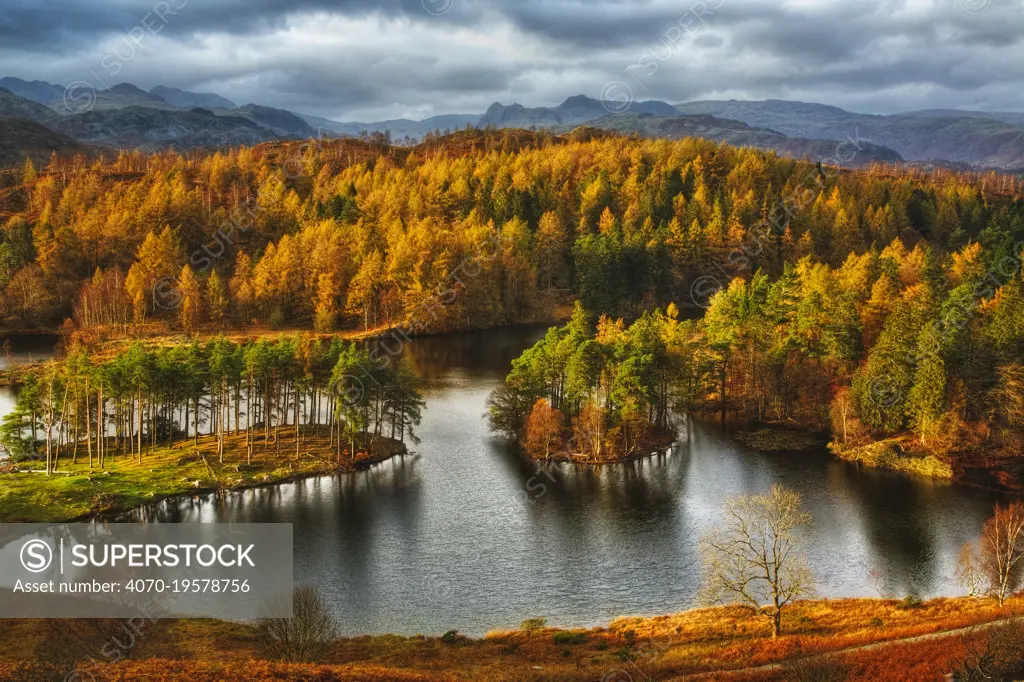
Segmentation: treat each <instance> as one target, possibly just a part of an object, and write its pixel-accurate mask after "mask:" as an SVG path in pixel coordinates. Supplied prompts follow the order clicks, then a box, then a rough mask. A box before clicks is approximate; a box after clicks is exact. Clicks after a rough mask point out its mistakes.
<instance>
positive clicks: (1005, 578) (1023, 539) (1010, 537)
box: [980, 502, 1024, 606]
mask: <svg viewBox="0 0 1024 682" xmlns="http://www.w3.org/2000/svg"><path fill="white" fill-rule="evenodd" d="M980 557H981V565H982V567H983V568H984V571H985V577H986V579H987V581H988V587H989V590H988V591H989V594H990V595H991V596H993V597H995V598H996V600H997V601H998V602H999V605H1000V606H1002V605H1003V603H1004V602H1005V601H1006V600H1007V598H1009V596H1010V595H1011V594H1013V592H1014V590H1016V589H1017V587H1018V586H1020V583H1021V577H1022V572H1024V571H1022V569H1024V503H1021V502H1014V503H1012V504H1010V505H1008V506H1006V507H1004V506H1002V505H998V504H997V505H996V509H995V512H994V513H993V514H992V518H991V519H989V520H988V521H986V522H985V525H984V526H982V529H981V542H980Z"/></svg>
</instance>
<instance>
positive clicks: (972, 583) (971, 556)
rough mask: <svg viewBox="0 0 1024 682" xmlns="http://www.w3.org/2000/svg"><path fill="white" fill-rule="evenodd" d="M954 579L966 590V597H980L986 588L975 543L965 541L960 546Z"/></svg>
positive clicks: (983, 571)
mask: <svg viewBox="0 0 1024 682" xmlns="http://www.w3.org/2000/svg"><path fill="white" fill-rule="evenodd" d="M956 579H957V580H958V581H959V582H960V584H961V585H962V586H963V587H964V589H965V590H967V596H968V597H980V596H981V595H983V594H985V593H986V591H987V590H988V586H987V581H986V580H985V570H984V567H983V566H982V563H981V556H980V555H979V553H978V546H977V544H975V543H973V542H970V541H967V542H965V543H964V546H963V547H961V548H960V556H959V558H958V559H957V563H956Z"/></svg>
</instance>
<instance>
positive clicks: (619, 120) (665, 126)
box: [587, 114, 903, 166]
mask: <svg viewBox="0 0 1024 682" xmlns="http://www.w3.org/2000/svg"><path fill="white" fill-rule="evenodd" d="M587 125H589V126H592V127H594V128H600V129H602V130H612V131H616V132H619V133H636V134H638V135H642V136H644V137H660V138H667V139H670V140H678V139H682V138H684V137H701V138H704V139H708V140H715V141H717V142H726V143H728V144H731V145H733V146H736V147H756V148H758V149H771V150H774V151H776V152H777V153H779V154H780V155H782V156H789V157H793V158H800V159H810V160H813V161H821V160H825V159H829V158H836V157H841V158H839V160H840V161H842V162H843V165H846V166H863V165H867V164H870V163H878V162H884V163H899V162H901V161H903V158H902V157H901V156H900V155H899V153H897V152H896V151H894V150H892V149H889V148H887V147H880V146H878V145H875V144H871V143H866V142H865V143H862V144H861V147H862V148H861V149H860V150H859V151H857V150H855V149H854V148H853V147H851V146H850V145H849V144H848V143H847V144H843V142H842V141H837V140H810V139H807V138H798V137H788V136H786V135H783V134H782V133H779V132H776V131H774V130H767V129H764V128H755V127H752V126H749V125H747V124H746V123H742V122H740V121H732V120H729V119H724V118H718V117H715V116H708V115H699V116H650V115H648V114H614V115H609V116H605V117H603V118H599V119H597V120H594V121H591V122H590V123H588V124H587ZM840 145H842V147H840ZM837 149H838V150H839V151H838V152H837ZM854 152H856V153H854ZM847 159H849V160H847Z"/></svg>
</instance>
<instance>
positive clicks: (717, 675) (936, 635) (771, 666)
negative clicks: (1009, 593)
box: [666, 616, 1024, 682]
mask: <svg viewBox="0 0 1024 682" xmlns="http://www.w3.org/2000/svg"><path fill="white" fill-rule="evenodd" d="M1014 621H1018V622H1024V616H1011V617H1009V618H1000V619H999V620H991V621H988V622H987V623H978V624H976V625H968V626H967V627H962V628H957V629H955V630H943V631H942V632H930V633H928V634H925V635H915V636H913V637H903V638H900V639H887V640H885V641H882V642H872V643H871V644H861V645H858V646H851V647H846V648H843V649H836V650H835V651H826V652H822V653H820V654H811V655H810V656H802V657H800V658H790V659H787V660H785V661H780V662H778V663H765V664H764V665H755V666H751V667H749V668H733V669H730V670H717V671H715V672H706V673H690V674H686V675H679V676H677V677H670V678H666V680H668V681H669V682H678V681H680V680H712V679H721V678H722V677H723V676H724V677H729V676H732V675H737V674H741V673H759V672H773V671H777V670H783V669H785V667H786V666H788V665H790V664H792V663H795V662H797V661H811V660H815V659H825V658H830V657H832V656H841V655H843V654H848V653H851V652H854V651H872V650H875V649H883V648H885V647H888V646H892V645H894V644H913V643H915V642H926V641H929V640H933V639H944V638H946V637H956V636H957V635H965V634H968V633H971V632H977V631H978V630H988V629H989V628H993V627H995V626H997V625H1003V624H1006V623H1012V622H1014Z"/></svg>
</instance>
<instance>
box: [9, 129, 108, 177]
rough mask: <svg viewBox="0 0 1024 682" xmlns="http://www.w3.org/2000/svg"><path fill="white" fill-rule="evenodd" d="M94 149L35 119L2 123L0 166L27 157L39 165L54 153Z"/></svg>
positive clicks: (80, 151)
mask: <svg viewBox="0 0 1024 682" xmlns="http://www.w3.org/2000/svg"><path fill="white" fill-rule="evenodd" d="M91 151H92V150H90V149H89V147H87V146H85V145H84V144H81V143H80V142H77V141H76V140H74V139H72V138H70V137H68V136H67V135H61V134H60V133H56V132H54V131H52V130H50V129H49V128H47V127H46V126H43V125H41V124H39V123H36V122H35V121H29V120H24V119H8V120H5V121H4V122H3V124H2V125H0V166H15V165H18V164H21V163H22V162H23V161H24V160H25V157H26V156H27V157H30V158H31V159H32V160H33V161H34V162H35V163H36V165H37V166H40V165H42V164H45V163H46V162H47V161H48V160H49V158H50V154H51V153H52V152H57V154H58V155H60V156H71V155H73V154H77V153H82V154H89V153H90V152H91Z"/></svg>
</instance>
